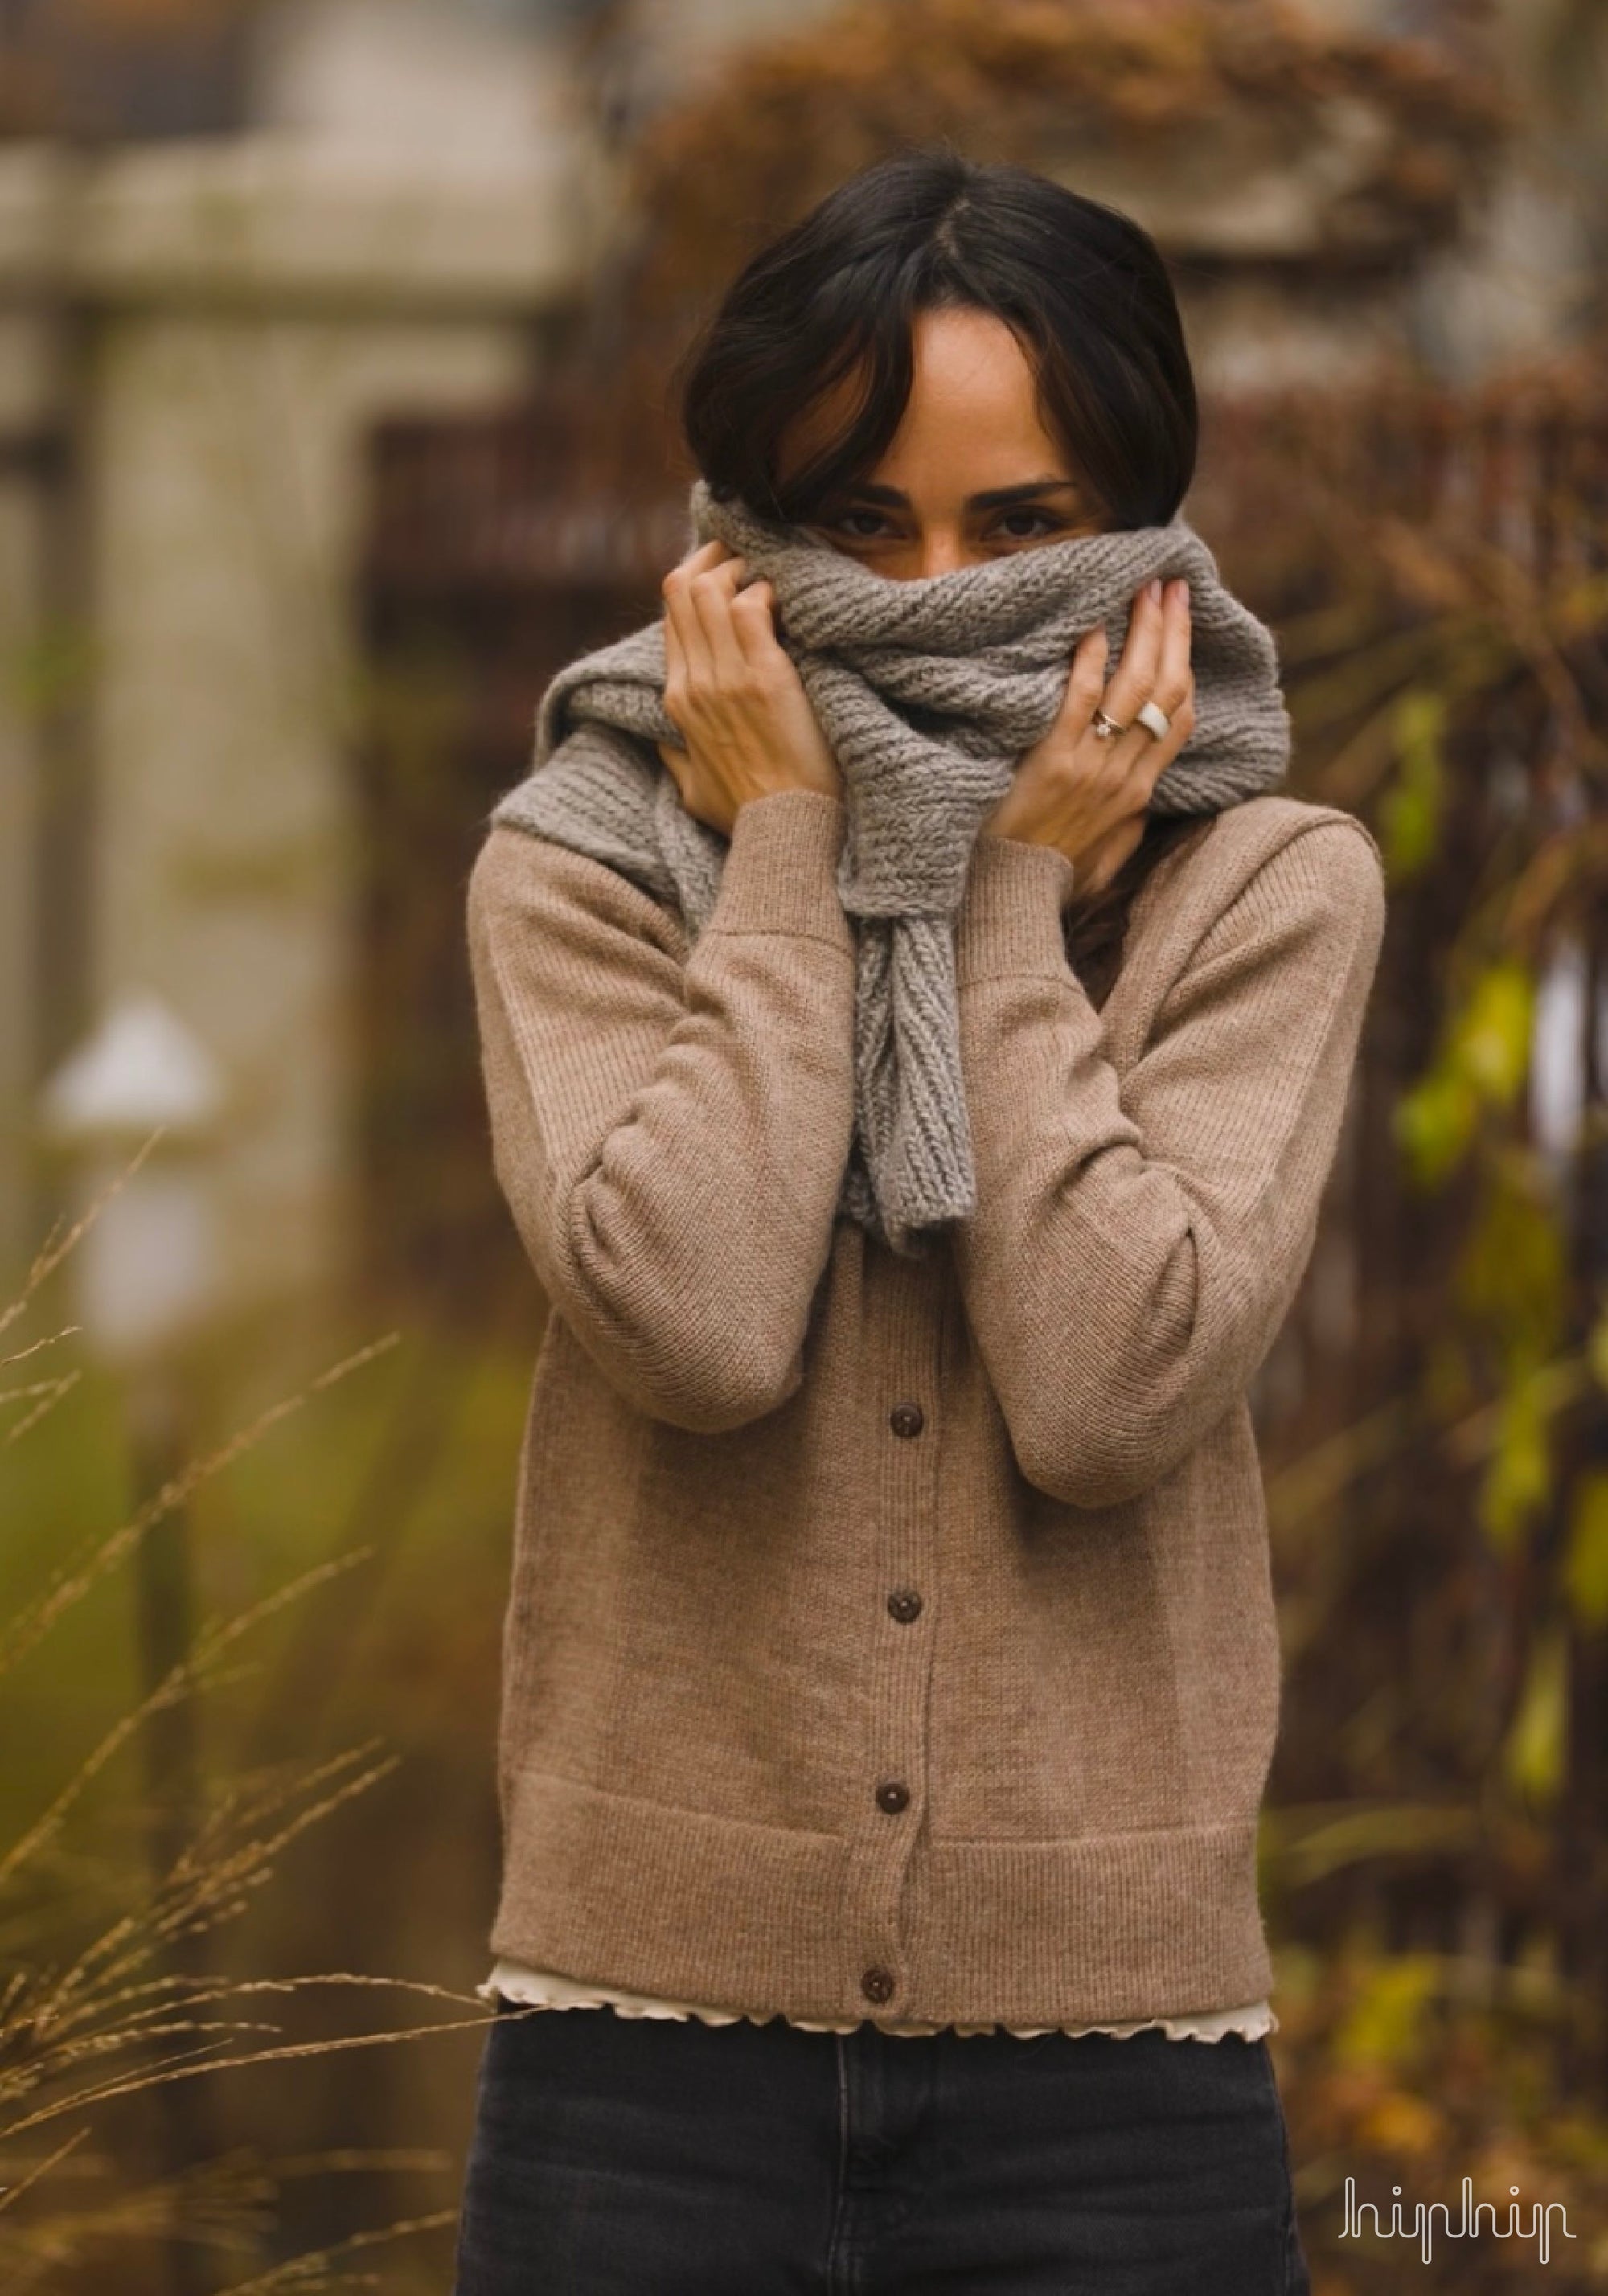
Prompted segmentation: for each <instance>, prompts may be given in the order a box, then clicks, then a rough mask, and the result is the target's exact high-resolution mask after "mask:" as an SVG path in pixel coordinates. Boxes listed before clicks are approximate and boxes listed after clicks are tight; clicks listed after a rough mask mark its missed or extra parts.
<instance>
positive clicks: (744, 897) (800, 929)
mask: <svg viewBox="0 0 1608 2296" xmlns="http://www.w3.org/2000/svg"><path fill="white" fill-rule="evenodd" d="M848 830H849V809H848V808H847V807H846V806H845V805H844V803H843V801H842V799H841V798H836V797H833V796H831V795H830V794H829V793H828V792H827V791H825V790H808V789H796V790H792V789H790V790H772V791H771V792H770V793H769V795H768V796H767V797H756V798H751V799H749V801H748V803H747V804H746V805H743V806H740V807H739V808H738V809H737V818H736V820H735V821H734V823H733V824H732V834H731V843H730V847H729V849H728V851H727V853H726V865H725V867H724V868H723V869H722V871H721V873H720V890H719V893H718V897H717V898H716V902H715V907H714V913H713V914H712V915H711V916H710V921H709V922H708V924H707V925H705V927H704V931H705V932H706V933H711V932H725V933H755V932H760V933H803V934H805V935H807V936H808V938H809V939H814V940H825V941H830V942H831V943H832V944H833V947H838V948H841V949H842V950H843V952H844V954H845V955H849V956H852V955H853V954H854V934H853V931H852V929H851V927H850V925H849V918H848V916H847V914H845V911H844V908H843V904H842V902H841V900H840V899H839V898H838V888H837V865H838V858H839V856H840V855H841V852H842V849H843V840H844V838H845V836H846V835H847V834H848Z"/></svg>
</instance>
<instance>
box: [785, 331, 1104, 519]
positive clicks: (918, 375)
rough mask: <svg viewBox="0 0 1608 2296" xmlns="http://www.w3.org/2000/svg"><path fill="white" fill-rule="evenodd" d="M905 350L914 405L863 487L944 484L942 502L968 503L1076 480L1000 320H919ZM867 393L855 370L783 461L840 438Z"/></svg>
mask: <svg viewBox="0 0 1608 2296" xmlns="http://www.w3.org/2000/svg"><path fill="white" fill-rule="evenodd" d="M910 348H911V365H912V375H911V384H910V395H909V398H908V399H907V402H906V405H905V409H904V413H903V414H902V415H901V417H900V420H899V425H898V430H896V432H895V433H894V436H893V438H892V439H891V440H890V442H889V445H888V447H886V449H885V450H884V452H883V454H882V456H881V458H880V460H879V461H877V462H876V463H874V464H873V465H872V466H871V467H870V468H868V469H867V470H866V472H865V473H864V476H865V477H866V479H867V480H874V481H875V482H877V483H880V484H883V485H889V486H898V487H900V488H915V487H916V486H921V487H923V488H925V489H929V490H930V489H931V488H933V487H934V486H935V485H936V484H937V483H939V481H940V480H942V481H944V482H945V483H944V491H945V492H946V493H948V492H949V491H955V492H958V493H962V494H965V493H972V492H976V491H980V490H982V489H984V488H989V487H998V486H1008V485H1010V484H1012V483H1013V482H1020V481H1021V480H1024V479H1026V478H1029V477H1034V478H1037V477H1042V476H1044V475H1046V473H1048V472H1051V471H1054V472H1056V473H1060V474H1064V475H1066V476H1069V477H1070V476H1071V475H1073V473H1072V472H1071V467H1070V465H1069V464H1068V463H1067V460H1066V456H1065V453H1064V450H1063V449H1062V447H1061V445H1060V443H1059V442H1058V441H1057V440H1056V439H1054V437H1053V436H1052V435H1051V434H1050V433H1049V431H1047V430H1046V427H1045V424H1044V421H1043V417H1042V415H1041V414H1040V412H1039V407H1038V387H1037V381H1036V378H1035V375H1034V373H1033V368H1032V365H1031V363H1030V360H1029V357H1028V355H1027V353H1026V352H1025V350H1024V349H1023V348H1022V347H1021V343H1020V342H1019V341H1018V340H1017V339H1016V337H1015V335H1014V334H1013V332H1012V331H1011V329H1010V328H1009V327H1008V326H1006V324H1005V322H1004V320H1002V319H998V318H996V317H995V316H993V314H992V313H991V312H987V311H978V310H972V309H943V310H934V311H921V312H918V313H917V314H916V316H915V322H914V324H913V326H912V329H911V345H910ZM864 388H865V379H864V375H863V373H861V372H860V371H858V370H856V371H852V372H851V373H849V374H847V375H845V376H842V377H840V378H839V380H838V381H836V382H834V383H833V385H832V387H831V388H830V389H828V390H826V391H825V392H824V393H823V394H822V395H821V397H820V398H818V399H816V402H815V403H814V404H813V405H812V406H810V407H809V408H808V409H807V410H806V412H805V413H804V414H801V415H800V417H799V419H798V421H797V422H795V424H794V425H793V426H792V430H791V431H790V433H789V437H788V439H787V441H786V448H785V459H786V460H787V461H788V462H792V459H793V458H794V457H795V456H797V457H798V458H800V459H801V458H802V457H804V456H806V455H810V454H813V453H815V452H816V451H818V450H819V449H820V448H821V447H824V446H825V444H826V443H827V442H828V441H829V440H830V439H833V438H834V437H837V436H839V435H841V431H842V430H843V429H844V428H845V427H846V425H847V423H848V422H849V420H850V419H851V418H852V416H853V414H854V412H855V410H856V407H857V405H858V403H859V399H860V395H861V393H862V391H863V389H864Z"/></svg>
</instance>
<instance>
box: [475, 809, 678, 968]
mask: <svg viewBox="0 0 1608 2296" xmlns="http://www.w3.org/2000/svg"><path fill="white" fill-rule="evenodd" d="M465 906H466V911H467V916H468V922H469V929H470V932H471V935H472V937H475V936H480V935H484V934H488V933H500V932H506V931H509V930H510V929H512V930H514V931H521V932H525V931H529V930H531V929H532V928H540V929H541V930H542V931H544V932H545V933H546V935H547V936H548V937H549V938H551V939H554V940H568V941H570V942H572V943H575V944H576V945H577V946H578V947H579V946H582V945H586V944H594V943H596V942H597V941H598V940H599V938H600V936H601V937H609V936H614V935H618V934H619V933H622V932H623V933H627V934H629V935H631V936H632V937H633V938H634V939H645V940H648V941H652V942H653V943H655V944H657V945H658V946H659V947H662V948H664V949H666V950H669V951H670V952H671V953H673V954H678V955H685V952H686V935H685V931H684V929H683V927H682V925H681V923H680V921H679V919H678V918H677V916H676V915H675V914H673V913H672V912H671V911H670V910H669V908H668V907H667V906H665V904H664V903H663V902H662V901H660V900H659V899H657V898H655V897H654V895H653V894H652V893H650V892H649V891H648V890H646V888H645V887H644V886H642V885H639V884H637V883H636V882H634V881H633V880H632V879H631V878H630V877H629V876H628V875H627V874H626V873H625V872H624V870H623V868H620V867H617V866H614V865H611V864H610V863H608V862H605V861H603V860H599V859H597V858H595V857H593V856H592V855H591V854H589V853H583V852H579V851H578V850H577V849H575V848H574V847H572V846H570V845H566V844H564V843H563V842H562V840H559V839H557V838H552V837H546V836H543V835H542V834H541V833H540V832H537V831H534V830H530V829H526V828H523V827H521V826H520V825H519V824H517V823H516V822H513V821H511V820H509V819H507V818H506V817H505V818H504V819H502V820H500V821H498V820H492V821H491V822H489V824H488V826H487V829H486V832H485V834H484V836H483V837H482V839H481V840H480V849H479V851H478V852H477V853H476V855H475V857H474V860H473V862H472V865H471V867H470V871H469V875H468V880H467V882H466V886H465Z"/></svg>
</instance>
